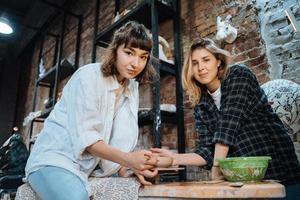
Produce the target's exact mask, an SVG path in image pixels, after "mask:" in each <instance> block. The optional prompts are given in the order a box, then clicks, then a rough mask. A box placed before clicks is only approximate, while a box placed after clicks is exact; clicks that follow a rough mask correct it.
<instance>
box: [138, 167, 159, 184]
mask: <svg viewBox="0 0 300 200" xmlns="http://www.w3.org/2000/svg"><path fill="white" fill-rule="evenodd" d="M134 173H135V175H136V176H137V177H138V179H139V181H140V183H141V184H142V185H152V183H151V182H149V181H147V180H146V179H145V177H147V178H153V177H155V176H156V175H157V174H158V171H157V169H156V168H154V169H153V170H142V171H139V170H136V171H134Z"/></svg>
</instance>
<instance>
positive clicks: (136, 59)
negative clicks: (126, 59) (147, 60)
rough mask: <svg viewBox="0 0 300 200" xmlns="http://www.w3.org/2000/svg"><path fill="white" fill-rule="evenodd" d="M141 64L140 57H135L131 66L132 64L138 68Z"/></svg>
mask: <svg viewBox="0 0 300 200" xmlns="http://www.w3.org/2000/svg"><path fill="white" fill-rule="evenodd" d="M139 62H140V59H139V57H138V56H135V57H134V58H133V60H132V63H131V64H132V66H133V67H137V66H139Z"/></svg>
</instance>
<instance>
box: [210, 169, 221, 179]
mask: <svg viewBox="0 0 300 200" xmlns="http://www.w3.org/2000/svg"><path fill="white" fill-rule="evenodd" d="M223 179H224V177H223V174H222V172H221V170H220V167H218V166H213V167H212V168H211V180H223Z"/></svg>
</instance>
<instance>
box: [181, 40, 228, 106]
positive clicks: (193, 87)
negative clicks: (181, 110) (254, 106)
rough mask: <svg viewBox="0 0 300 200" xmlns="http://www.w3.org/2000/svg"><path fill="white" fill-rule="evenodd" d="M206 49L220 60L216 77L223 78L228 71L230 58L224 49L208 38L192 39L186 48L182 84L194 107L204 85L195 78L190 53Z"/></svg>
mask: <svg viewBox="0 0 300 200" xmlns="http://www.w3.org/2000/svg"><path fill="white" fill-rule="evenodd" d="M202 48H204V49H206V50H207V51H209V52H210V53H212V54H213V55H214V56H215V57H216V59H218V60H220V62H221V64H220V66H219V68H218V74H217V76H218V78H219V79H220V80H223V79H224V77H225V76H226V74H227V71H228V64H229V60H230V53H229V52H228V51H226V50H223V49H221V48H219V47H218V46H217V45H216V44H215V42H214V41H213V40H211V39H209V38H201V39H198V40H196V41H194V42H193V43H192V45H191V47H190V49H189V50H188V52H187V54H186V56H185V60H184V65H183V69H182V74H181V76H182V86H183V89H184V90H185V91H186V92H187V94H188V97H189V101H190V102H191V104H192V106H193V107H195V106H196V105H197V104H198V103H199V101H200V98H201V91H202V89H204V88H205V86H204V85H202V84H201V83H199V82H198V81H197V80H196V79H195V78H194V74H193V70H192V57H191V56H192V53H193V52H194V50H196V49H202Z"/></svg>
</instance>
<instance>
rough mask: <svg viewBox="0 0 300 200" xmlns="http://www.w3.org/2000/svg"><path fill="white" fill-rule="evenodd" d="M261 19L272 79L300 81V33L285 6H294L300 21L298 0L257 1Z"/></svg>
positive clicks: (297, 18) (293, 9)
mask: <svg viewBox="0 0 300 200" xmlns="http://www.w3.org/2000/svg"><path fill="white" fill-rule="evenodd" d="M257 7H258V9H259V16H260V21H261V27H262V29H261V33H262V36H263V38H264V40H265V41H266V47H267V48H266V49H267V55H268V62H269V63H270V66H271V67H270V77H271V79H278V78H283V79H288V80H291V81H294V82H296V83H298V84H299V83H300V76H299V74H300V68H299V63H300V32H295V31H294V30H293V28H292V25H291V24H290V22H289V20H288V18H287V16H286V14H285V9H287V8H290V9H291V12H292V13H293V14H294V16H295V18H296V20H297V21H298V24H299V21H300V4H299V1H298V0H286V1H278V0H269V1H261V0H257Z"/></svg>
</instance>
